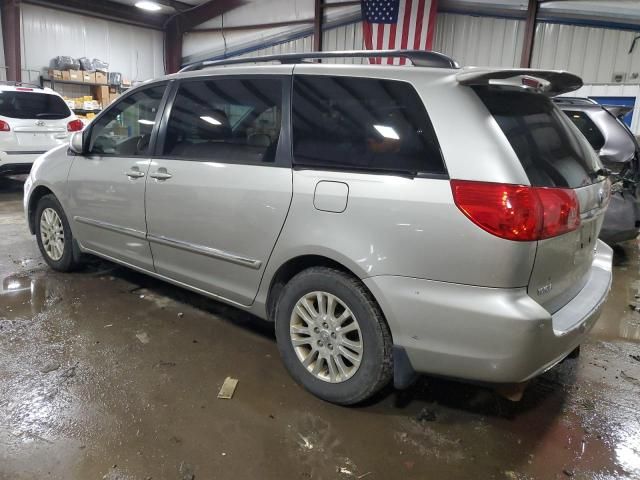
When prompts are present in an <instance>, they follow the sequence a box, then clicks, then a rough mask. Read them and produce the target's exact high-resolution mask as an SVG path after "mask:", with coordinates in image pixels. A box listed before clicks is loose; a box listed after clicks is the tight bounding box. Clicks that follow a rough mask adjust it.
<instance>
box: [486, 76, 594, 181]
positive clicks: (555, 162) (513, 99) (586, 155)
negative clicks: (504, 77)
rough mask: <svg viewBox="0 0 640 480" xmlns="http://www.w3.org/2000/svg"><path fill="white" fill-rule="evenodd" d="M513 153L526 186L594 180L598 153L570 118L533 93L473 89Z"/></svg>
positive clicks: (548, 100) (544, 98)
mask: <svg viewBox="0 0 640 480" xmlns="http://www.w3.org/2000/svg"><path fill="white" fill-rule="evenodd" d="M474 90H475V91H476V93H477V94H478V96H479V97H480V99H481V100H482V102H483V103H484V104H485V106H486V107H487V109H488V110H489V112H490V113H491V115H492V116H493V118H494V119H495V120H496V122H497V123H498V125H499V126H500V129H501V130H502V132H503V133H504V135H505V136H506V137H507V140H508V141H509V143H510V144H511V147H512V148H513V150H514V152H515V153H516V155H517V156H518V159H519V160H520V163H521V164H522V167H523V168H524V170H525V172H526V173H527V176H528V178H529V181H530V182H531V185H533V186H536V187H561V188H578V187H582V186H586V185H591V184H592V183H594V182H596V181H599V180H600V178H599V176H598V174H597V173H596V172H598V170H600V169H601V168H602V167H601V165H600V162H599V160H598V157H597V155H596V153H595V151H594V150H593V148H592V147H591V145H589V143H588V142H587V140H586V139H585V138H584V136H583V135H581V134H580V132H579V131H578V130H577V129H576V127H574V125H572V123H571V120H569V118H568V117H567V116H566V115H565V114H564V113H563V112H562V111H561V110H560V109H559V108H558V107H556V106H555V105H554V104H553V102H552V101H551V100H550V99H549V98H547V97H545V96H544V95H540V94H537V93H530V92H526V91H521V90H508V89H505V88H492V87H475V88H474Z"/></svg>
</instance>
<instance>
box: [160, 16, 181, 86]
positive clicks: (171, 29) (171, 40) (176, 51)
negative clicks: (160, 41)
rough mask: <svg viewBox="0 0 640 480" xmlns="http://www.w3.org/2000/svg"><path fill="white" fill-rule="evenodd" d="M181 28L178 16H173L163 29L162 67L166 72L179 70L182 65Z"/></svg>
mask: <svg viewBox="0 0 640 480" xmlns="http://www.w3.org/2000/svg"><path fill="white" fill-rule="evenodd" d="M182 34H183V32H182V28H181V24H180V17H179V16H176V17H174V18H173V19H172V20H171V21H170V22H169V23H168V24H167V26H166V28H165V31H164V67H165V70H166V72H165V73H167V74H169V73H175V72H177V71H178V70H180V66H181V65H182Z"/></svg>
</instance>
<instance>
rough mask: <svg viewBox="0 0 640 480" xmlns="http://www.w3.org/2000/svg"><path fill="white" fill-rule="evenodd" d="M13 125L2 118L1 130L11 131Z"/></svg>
mask: <svg viewBox="0 0 640 480" xmlns="http://www.w3.org/2000/svg"><path fill="white" fill-rule="evenodd" d="M10 131H11V127H10V126H9V124H8V123H7V122H5V121H4V120H0V132H10Z"/></svg>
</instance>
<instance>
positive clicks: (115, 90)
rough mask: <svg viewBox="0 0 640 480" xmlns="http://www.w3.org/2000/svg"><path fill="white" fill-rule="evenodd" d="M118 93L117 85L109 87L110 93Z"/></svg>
mask: <svg viewBox="0 0 640 480" xmlns="http://www.w3.org/2000/svg"><path fill="white" fill-rule="evenodd" d="M112 93H114V94H116V95H117V94H118V89H117V88H116V87H109V94H112Z"/></svg>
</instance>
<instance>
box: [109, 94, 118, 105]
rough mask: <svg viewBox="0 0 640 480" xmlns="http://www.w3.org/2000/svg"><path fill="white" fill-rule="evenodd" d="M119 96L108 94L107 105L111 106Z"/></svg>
mask: <svg viewBox="0 0 640 480" xmlns="http://www.w3.org/2000/svg"><path fill="white" fill-rule="evenodd" d="M119 96H120V94H119V93H110V94H109V104H112V103H113V102H115V101H116V100H117V99H118V97H119Z"/></svg>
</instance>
